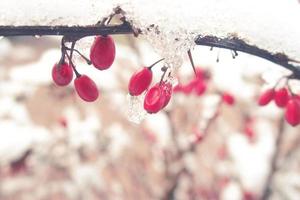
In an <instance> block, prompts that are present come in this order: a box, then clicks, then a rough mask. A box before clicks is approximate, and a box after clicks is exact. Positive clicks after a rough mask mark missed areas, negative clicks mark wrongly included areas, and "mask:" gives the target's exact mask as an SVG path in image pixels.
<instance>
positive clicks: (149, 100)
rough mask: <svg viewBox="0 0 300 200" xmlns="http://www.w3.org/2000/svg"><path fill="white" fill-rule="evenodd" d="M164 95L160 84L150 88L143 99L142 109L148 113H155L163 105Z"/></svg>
mask: <svg viewBox="0 0 300 200" xmlns="http://www.w3.org/2000/svg"><path fill="white" fill-rule="evenodd" d="M165 102H166V94H165V92H164V90H163V88H162V87H161V86H160V84H156V85H154V86H153V87H151V88H150V89H149V90H148V91H147V93H146V96H145V99H144V109H145V110H146V111H147V112H148V113H157V112H158V111H159V110H161V108H162V107H163V106H164V105H165Z"/></svg>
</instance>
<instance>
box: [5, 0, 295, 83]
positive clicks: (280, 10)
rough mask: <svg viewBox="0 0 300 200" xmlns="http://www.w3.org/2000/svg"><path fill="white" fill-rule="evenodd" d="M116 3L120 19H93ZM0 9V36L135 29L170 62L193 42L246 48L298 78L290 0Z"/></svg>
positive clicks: (132, 0) (93, 0)
mask: <svg viewBox="0 0 300 200" xmlns="http://www.w3.org/2000/svg"><path fill="white" fill-rule="evenodd" d="M116 7H120V8H121V9H122V10H123V11H124V13H123V14H124V16H125V17H126V21H125V22H124V23H121V24H120V25H112V26H99V25H95V24H96V23H97V22H99V21H101V20H102V19H104V18H106V17H108V16H109V15H110V14H112V12H113V10H114V8H116ZM0 13H1V15H0V35H3V36H16V35H75V36H90V35H98V34H104V35H105V34H127V33H132V32H133V30H136V29H138V30H140V31H141V33H142V34H141V36H143V37H145V38H146V39H147V40H148V41H149V42H150V43H151V44H152V45H153V47H154V48H155V50H156V51H157V52H158V53H160V54H161V56H162V57H165V58H166V60H167V62H170V63H171V65H173V66H174V67H176V66H179V65H180V63H181V62H180V58H181V57H182V56H183V55H185V54H186V52H187V50H188V49H192V48H193V46H194V45H196V44H197V45H206V46H214V47H221V48H227V49H232V50H235V51H242V52H246V53H250V54H253V55H256V56H259V57H262V58H265V59H267V60H270V61H272V62H274V63H276V64H279V65H281V66H283V67H285V68H287V69H289V70H291V71H292V72H293V74H294V78H298V79H299V78H300V72H299V71H300V70H299V67H298V66H299V62H298V61H300V40H299V35H300V28H299V26H297V24H298V22H297V21H298V19H300V6H299V3H298V2H297V1H296V0H276V1H274V0H264V1H261V0H251V1H239V0H227V1H219V0H187V1H182V0H165V1H158V0H153V1H147V0H101V1H99V0H65V1H60V0H52V1H42V2H41V1H38V0H28V1H19V0H10V1H2V2H0ZM127 22H128V23H127ZM132 27H134V29H133V28H132Z"/></svg>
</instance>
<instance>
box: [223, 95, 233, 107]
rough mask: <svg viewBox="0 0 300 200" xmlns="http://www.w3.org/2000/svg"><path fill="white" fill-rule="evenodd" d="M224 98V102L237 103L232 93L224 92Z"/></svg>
mask: <svg viewBox="0 0 300 200" xmlns="http://www.w3.org/2000/svg"><path fill="white" fill-rule="evenodd" d="M222 100H223V102H224V103H226V104H228V105H233V104H234V103H235V99H234V97H233V96H232V95H231V94H229V93H228V92H224V93H223V94H222Z"/></svg>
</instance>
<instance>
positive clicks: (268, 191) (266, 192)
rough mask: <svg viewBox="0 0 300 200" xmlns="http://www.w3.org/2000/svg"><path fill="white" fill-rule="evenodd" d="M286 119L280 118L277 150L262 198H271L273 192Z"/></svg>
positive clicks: (265, 199)
mask: <svg viewBox="0 0 300 200" xmlns="http://www.w3.org/2000/svg"><path fill="white" fill-rule="evenodd" d="M284 125H285V120H284V117H282V118H281V119H280V122H279V129H278V134H277V138H276V144H275V152H274V154H273V157H272V159H271V166H270V172H269V175H268V177H267V180H266V183H265V188H264V190H263V193H262V198H261V199H262V200H267V199H269V197H270V195H271V192H272V188H271V187H272V184H273V179H274V175H275V174H276V172H277V169H278V168H277V162H278V159H279V154H280V150H281V146H282V143H283V134H284V128H285V126H284Z"/></svg>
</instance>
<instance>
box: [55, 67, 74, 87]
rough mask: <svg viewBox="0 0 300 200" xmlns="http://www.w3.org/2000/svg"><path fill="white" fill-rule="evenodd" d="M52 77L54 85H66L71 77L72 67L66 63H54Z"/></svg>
mask: <svg viewBox="0 0 300 200" xmlns="http://www.w3.org/2000/svg"><path fill="white" fill-rule="evenodd" d="M52 79H53V81H54V83H55V84H56V85H59V86H66V85H68V84H69V83H70V82H71V81H72V79H73V69H72V67H71V66H70V65H68V64H67V63H63V64H61V65H58V64H55V65H54V66H53V68H52Z"/></svg>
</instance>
